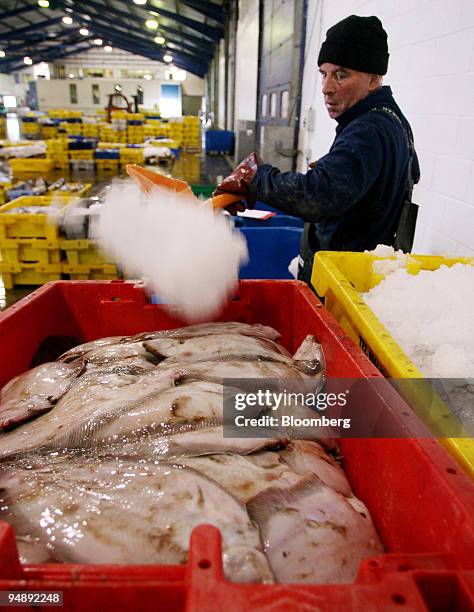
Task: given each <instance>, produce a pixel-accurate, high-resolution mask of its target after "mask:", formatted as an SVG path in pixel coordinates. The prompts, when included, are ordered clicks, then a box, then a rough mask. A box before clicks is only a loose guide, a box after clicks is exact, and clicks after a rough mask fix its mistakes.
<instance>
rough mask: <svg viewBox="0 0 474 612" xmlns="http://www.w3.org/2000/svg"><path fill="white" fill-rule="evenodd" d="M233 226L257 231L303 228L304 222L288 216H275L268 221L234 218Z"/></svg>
mask: <svg viewBox="0 0 474 612" xmlns="http://www.w3.org/2000/svg"><path fill="white" fill-rule="evenodd" d="M233 220H234V226H235V227H238V228H241V227H256V228H258V229H263V228H272V227H300V228H301V227H303V225H304V221H303V220H302V219H299V218H298V217H291V216H290V215H276V216H274V217H270V218H269V219H250V218H247V217H234V218H233Z"/></svg>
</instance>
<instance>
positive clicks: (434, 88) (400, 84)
mask: <svg viewBox="0 0 474 612" xmlns="http://www.w3.org/2000/svg"><path fill="white" fill-rule="evenodd" d="M308 8H309V14H308V21H307V23H308V30H307V47H306V58H307V59H306V65H305V73H304V82H303V106H302V118H303V122H302V129H301V134H300V143H299V145H300V146H299V148H300V151H301V152H302V153H301V155H300V158H299V169H300V170H301V171H304V170H305V169H306V167H307V163H306V162H307V161H308V160H314V159H317V158H318V157H320V156H321V155H324V154H325V153H326V152H327V150H328V147H329V146H330V144H331V142H332V141H333V138H334V129H335V126H336V123H335V122H334V121H332V120H330V119H329V117H328V115H327V112H326V109H325V108H324V106H323V103H322V95H321V92H320V89H321V83H320V79H319V75H318V72H317V56H318V51H319V48H320V46H321V41H322V40H324V37H325V33H326V30H327V29H328V27H330V26H331V25H333V24H334V23H336V22H337V21H338V20H340V19H342V18H344V17H347V16H348V15H350V14H357V15H377V16H378V17H379V18H380V19H381V20H382V22H383V24H384V27H385V29H386V30H387V32H388V36H389V50H390V54H391V55H390V62H389V72H388V74H387V75H386V77H384V84H386V85H390V86H392V89H393V91H394V95H395V97H396V100H397V101H398V103H399V104H400V106H401V108H402V110H403V111H404V112H405V114H406V116H407V117H408V119H409V121H410V122H411V125H412V127H413V130H414V134H415V144H416V148H417V151H418V154H419V157H420V163H421V171H422V179H421V181H420V184H419V185H418V186H417V187H416V188H415V201H416V202H417V203H419V204H420V212H419V221H418V226H417V233H416V238H415V247H414V248H415V250H416V251H417V252H420V253H422V252H423V253H433V254H438V253H443V254H453V255H471V256H472V255H474V231H473V230H474V45H473V40H474V2H472V0H454V1H453V2H450V3H449V5H448V4H447V3H446V2H445V0H429V1H428V0H377V1H375V0H339V1H338V2H334V1H333V0H332V1H331V0H309V7H308ZM321 33H322V36H321ZM312 128H314V129H312Z"/></svg>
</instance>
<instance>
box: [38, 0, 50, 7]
mask: <svg viewBox="0 0 474 612" xmlns="http://www.w3.org/2000/svg"><path fill="white" fill-rule="evenodd" d="M38 6H40V7H41V8H48V6H49V0H38Z"/></svg>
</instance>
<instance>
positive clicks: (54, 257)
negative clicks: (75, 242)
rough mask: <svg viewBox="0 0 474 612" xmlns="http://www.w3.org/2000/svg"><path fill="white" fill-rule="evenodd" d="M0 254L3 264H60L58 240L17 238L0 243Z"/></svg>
mask: <svg viewBox="0 0 474 612" xmlns="http://www.w3.org/2000/svg"><path fill="white" fill-rule="evenodd" d="M0 254H1V260H2V262H3V263H10V264H29V263H37V264H41V265H50V264H59V263H61V250H60V248H59V241H58V240H46V239H44V240H43V239H37V238H33V239H32V240H29V239H25V238H19V239H17V240H13V239H10V240H9V239H7V240H1V241H0Z"/></svg>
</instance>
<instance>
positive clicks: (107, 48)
mask: <svg viewBox="0 0 474 612" xmlns="http://www.w3.org/2000/svg"><path fill="white" fill-rule="evenodd" d="M104 51H107V53H111V52H112V47H111V46H110V45H105V47H104Z"/></svg>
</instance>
